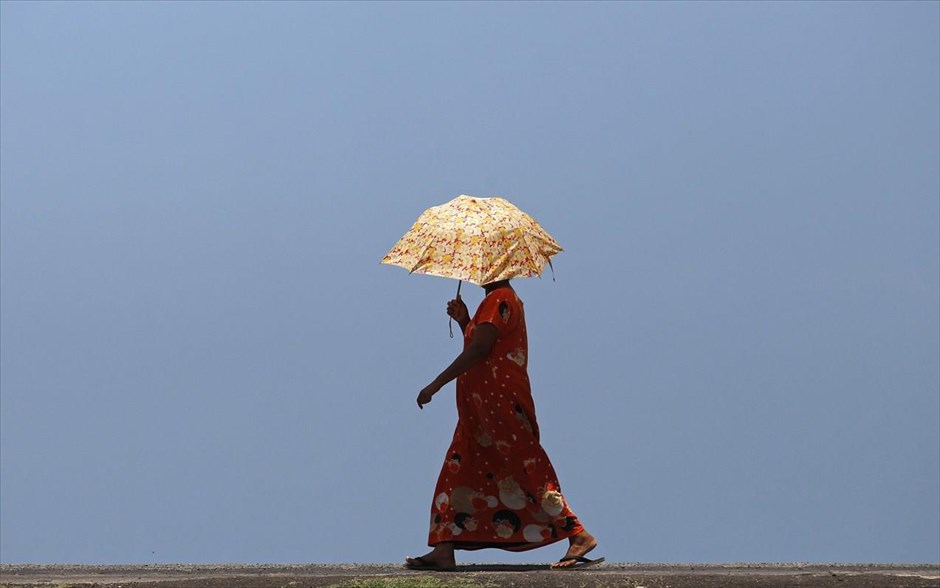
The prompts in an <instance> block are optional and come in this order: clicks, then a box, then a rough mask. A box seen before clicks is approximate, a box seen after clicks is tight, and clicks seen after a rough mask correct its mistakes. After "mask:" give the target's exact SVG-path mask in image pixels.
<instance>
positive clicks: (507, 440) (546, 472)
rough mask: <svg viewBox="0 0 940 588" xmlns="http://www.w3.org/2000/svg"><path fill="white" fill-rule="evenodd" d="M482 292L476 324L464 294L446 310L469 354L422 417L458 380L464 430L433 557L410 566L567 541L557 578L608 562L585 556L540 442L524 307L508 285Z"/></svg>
mask: <svg viewBox="0 0 940 588" xmlns="http://www.w3.org/2000/svg"><path fill="white" fill-rule="evenodd" d="M483 288H484V290H485V291H486V297H485V298H484V300H483V302H482V303H481V304H480V307H479V308H478V309H477V312H476V314H475V315H474V316H473V317H472V319H471V317H470V316H469V313H468V311H467V306H466V305H465V304H464V303H463V301H462V300H461V299H460V296H459V294H458V296H457V298H456V299H454V300H451V301H450V302H448V304H447V314H448V315H450V317H451V318H452V319H454V320H455V321H457V323H458V324H459V325H460V328H461V330H462V331H463V333H464V348H463V351H462V352H461V353H460V355H458V356H457V358H456V359H455V360H454V361H453V363H451V364H450V366H448V367H447V369H445V370H444V371H443V372H441V374H440V375H439V376H437V377H436V378H435V379H434V381H433V382H431V383H430V384H429V385H427V386H426V387H424V389H422V390H421V391H420V392H419V393H418V398H417V401H418V407H419V408H422V409H423V408H424V405H425V404H428V403H429V402H431V399H432V398H433V397H434V395H435V394H436V393H437V392H438V391H439V390H440V389H441V388H442V387H443V386H444V385H445V384H447V383H448V382H450V381H451V380H454V379H455V378H456V380H457V413H458V422H457V429H456V431H455V432H454V438H453V441H452V442H451V445H450V447H449V448H448V450H447V454H446V457H445V460H444V466H443V468H442V469H441V473H440V477H439V478H438V481H437V487H436V488H435V490H434V499H433V502H432V507H431V528H430V533H429V538H428V545H429V546H430V547H432V550H431V551H430V552H429V553H427V554H425V555H422V556H421V557H409V558H406V560H405V561H406V566H407V567H408V568H411V569H420V570H442V571H443V570H453V569H454V568H455V566H456V561H455V557H454V551H455V550H458V549H466V550H475V549H484V548H488V547H489V548H498V549H505V550H508V551H526V550H529V549H535V548H537V547H543V546H545V545H549V544H551V543H554V542H556V541H561V540H564V539H567V540H568V550H567V553H566V554H565V556H564V557H562V558H561V560H560V561H558V562H557V563H555V564H552V568H553V569H561V570H568V569H576V568H581V567H584V566H586V565H590V564H594V563H598V562H600V561H603V558H600V559H597V560H590V559H587V558H586V557H585V556H586V555H587V553H588V552H590V551H591V550H593V549H594V548H595V547H596V546H597V541H596V539H595V538H594V537H593V536H592V535H591V534H590V533H588V532H587V531H586V530H585V529H584V527H583V526H582V524H581V522H580V521H579V520H578V517H577V516H576V515H575V514H574V512H573V511H572V510H571V508H570V507H569V505H568V503H567V501H566V500H565V497H564V496H563V495H562V493H561V487H560V485H559V483H558V477H557V476H556V474H555V470H554V468H553V467H552V464H551V462H550V461H549V459H548V456H547V455H546V453H545V450H544V449H543V448H542V445H541V443H540V442H539V427H538V422H537V421H536V418H535V404H534V402H533V400H532V394H531V390H530V387H529V376H528V372H527V369H526V368H527V365H528V344H527V339H526V327H525V312H524V310H523V305H522V301H521V300H519V298H518V296H516V292H515V290H513V288H512V286H511V285H510V284H509V280H500V281H497V282H493V283H489V284H485V285H484V286H483Z"/></svg>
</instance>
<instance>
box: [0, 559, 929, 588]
mask: <svg viewBox="0 0 940 588" xmlns="http://www.w3.org/2000/svg"><path fill="white" fill-rule="evenodd" d="M427 574H428V572H412V571H408V570H404V569H402V568H401V567H399V566H396V565H391V564H389V565H357V564H348V565H139V566H74V565H19V564H2V565H0V586H3V587H13V586H16V587H24V586H50V585H52V586H57V587H64V586H75V587H78V586H100V587H109V588H116V587H118V586H120V587H122V588H308V587H309V588H323V587H326V586H330V585H335V584H338V583H341V582H344V581H348V580H351V579H355V578H359V579H365V578H407V577H414V576H421V575H427ZM433 575H434V577H436V578H439V579H440V580H442V581H446V580H448V579H452V578H453V579H456V578H462V579H468V580H474V581H477V582H480V583H482V584H489V585H491V586H492V585H495V586H500V587H503V586H506V587H513V588H538V587H544V588H619V587H624V588H639V587H645V588H719V587H721V588H758V587H759V588H783V587H804V586H805V587H819V588H829V587H839V588H877V587H882V586H884V587H896V588H908V587H910V588H940V565H893V564H866V565H845V564H832V565H825V564H736V565H695V564H684V565H678V564H677V565H671V564H606V565H602V566H598V567H595V568H590V569H587V570H579V571H574V572H558V571H550V570H548V569H547V566H544V565H501V564H486V565H465V566H459V567H458V570H457V571H456V572H453V573H437V574H433Z"/></svg>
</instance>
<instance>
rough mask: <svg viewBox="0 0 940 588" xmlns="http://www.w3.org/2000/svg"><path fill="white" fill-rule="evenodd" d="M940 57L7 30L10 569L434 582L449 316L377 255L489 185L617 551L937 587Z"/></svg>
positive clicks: (316, 19) (939, 49)
mask: <svg viewBox="0 0 940 588" xmlns="http://www.w3.org/2000/svg"><path fill="white" fill-rule="evenodd" d="M938 56H940V4H938V3H936V2H912V3H905V2H893V3H877V2H866V3H835V2H834V3H808V2H807V3H763V2H762V3H354V4H347V3H265V4H262V3H249V2H242V3H182V2H174V3H143V2H140V3H80V2H74V3H40V2H9V1H5V2H2V3H0V76H2V79H0V82H2V83H0V125H2V127H0V163H2V166H0V213H2V214H0V270H2V274H0V277H2V282H0V288H2V291H0V293H2V297H0V336H2V345H0V409H2V410H0V458H2V459H0V521H2V525H0V544H2V550H0V560H2V561H3V562H5V563H14V562H80V563H124V562H126V563H133V562H143V563H147V562H291V563H300V562H324V563H328V562H353V561H361V562H390V561H400V560H401V558H402V557H403V556H404V555H406V554H417V553H420V552H421V550H422V548H423V544H424V542H425V540H426V533H427V521H428V516H429V508H430V501H431V492H432V490H433V486H434V481H435V478H436V475H437V472H438V470H439V468H440V463H441V461H442V459H443V457H444V456H443V452H444V451H445V449H446V447H447V444H448V442H449V440H450V435H451V433H452V431H453V426H454V422H455V419H456V413H455V409H454V406H453V401H452V390H453V388H452V385H451V386H450V387H448V388H446V389H445V390H444V391H443V392H442V393H441V394H440V395H439V396H438V397H436V398H435V401H434V403H433V404H432V405H430V406H429V407H427V408H426V410H424V411H419V410H418V409H417V408H416V406H415V404H414V397H415V395H416V394H417V392H418V390H419V389H420V388H421V387H423V386H424V385H425V384H427V383H428V382H429V381H430V379H431V378H433V377H434V376H435V375H436V374H437V373H438V372H439V371H440V370H441V369H442V368H443V367H444V366H446V365H447V363H448V362H449V361H450V360H451V359H452V358H453V357H454V356H455V355H456V353H457V352H458V351H459V349H458V347H457V346H458V342H457V341H458V340H456V339H455V340H451V339H449V338H448V336H447V319H446V316H445V314H444V304H445V302H446V301H447V300H448V299H449V298H450V297H452V296H453V293H454V291H455V289H456V284H455V283H454V282H452V281H449V280H445V279H441V278H433V277H427V276H409V275H407V272H404V271H402V270H400V269H398V268H393V267H387V266H381V265H379V260H380V259H381V257H382V256H383V255H384V254H385V252H386V251H387V250H388V249H389V248H390V247H391V246H392V244H393V243H394V242H395V241H396V240H397V239H398V238H399V237H400V236H401V234H402V233H404V232H405V231H406V230H407V229H408V228H409V227H410V226H411V223H412V222H413V221H414V219H415V218H416V217H417V216H418V215H419V214H420V213H421V211H422V210H424V209H425V208H427V207H429V206H433V205H436V204H441V203H443V202H446V201H447V200H450V199H451V198H453V197H455V196H457V195H458V194H473V195H477V196H492V195H500V196H503V197H506V198H508V199H509V200H511V201H512V202H513V203H514V204H516V205H517V206H519V207H520V208H522V209H523V210H526V211H527V212H529V213H530V214H531V215H532V216H534V217H535V218H536V219H537V220H539V222H540V223H541V224H542V225H543V226H544V227H545V228H546V229H547V230H548V231H549V232H550V233H551V234H552V235H553V236H554V237H555V238H556V239H557V240H558V241H559V242H560V243H561V244H562V246H563V247H564V248H565V252H563V253H561V254H560V255H558V256H557V257H556V258H555V263H554V265H555V277H556V281H552V280H551V278H550V274H548V275H546V276H544V277H543V278H542V279H530V280H524V281H522V280H520V281H518V283H517V284H516V287H517V290H518V291H519V292H520V294H521V296H522V297H523V299H524V300H525V302H526V308H527V319H528V323H529V324H528V327H529V333H530V358H531V364H530V370H531V371H530V375H531V377H532V381H533V388H534V395H535V399H536V404H537V408H538V415H539V419H540V423H541V429H542V432H543V444H544V445H545V447H546V449H547V450H548V453H549V455H550V456H551V457H552V459H553V462H554V465H555V467H556V469H557V470H558V473H559V476H560V479H561V483H562V486H563V489H564V490H565V493H566V495H567V497H568V499H569V500H570V502H571V504H572V506H573V507H574V509H575V511H576V512H577V513H578V514H579V516H580V518H581V519H582V522H584V524H585V525H586V526H587V528H588V529H589V530H590V531H591V532H592V533H593V534H594V535H596V536H597V537H598V539H599V540H600V542H601V546H600V547H599V549H598V552H597V553H598V554H600V555H604V556H606V557H607V558H608V560H611V561H641V562H689V561H694V562H743V561H820V562H821V561H842V562H937V561H940V500H938V497H940V359H938V358H940V106H938V105H940V57H938ZM464 291H465V299H466V300H467V301H468V303H469V304H470V305H471V306H473V305H474V304H475V303H476V302H478V301H479V300H480V298H481V296H480V291H479V289H478V288H475V287H473V286H470V287H468V288H465V289H464ZM562 551H563V547H562V546H555V547H549V548H546V549H544V550H540V551H537V552H530V553H526V554H522V555H510V554H504V553H501V552H479V553H476V554H472V555H470V556H469V557H468V558H466V559H465V560H464V561H509V562H512V561H551V560H554V559H556V558H557V557H558V556H560V555H561V553H562Z"/></svg>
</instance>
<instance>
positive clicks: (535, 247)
mask: <svg viewBox="0 0 940 588" xmlns="http://www.w3.org/2000/svg"><path fill="white" fill-rule="evenodd" d="M560 251H562V248H561V246H560V245H559V244H558V243H557V242H556V241H555V239H553V238H552V236H551V235H549V234H548V233H547V232H545V229H543V228H542V227H541V226H539V224H538V223H537V222H535V220H534V219H533V218H532V217H530V216H529V215H527V214H526V213H524V212H522V211H521V210H519V209H518V208H516V207H515V206H513V205H512V204H511V203H510V202H509V201H508V200H506V199H504V198H477V197H475V196H466V195H461V196H458V197H456V198H454V199H453V200H451V201H450V202H448V203H447V204H442V205H440V206H433V207H431V208H429V209H427V210H425V211H424V212H423V213H422V214H421V216H419V217H418V220H417V221H415V224H414V226H413V227H411V230H410V231H408V232H407V233H405V235H404V236H403V237H402V238H401V239H399V241H398V243H395V246H394V247H392V249H391V251H389V252H388V254H387V255H386V256H385V257H384V258H383V259H382V263H387V264H390V265H397V266H401V267H403V268H405V269H406V270H408V271H409V272H411V273H417V274H430V275H434V276H443V277H445V278H454V279H456V280H463V281H467V282H471V283H473V284H476V285H478V286H482V285H484V284H489V283H492V282H498V281H500V280H508V279H510V278H517V277H528V276H537V275H540V274H541V273H542V270H543V269H544V268H545V264H546V263H548V264H550V263H551V256H552V255H555V254H556V253H558V252H560Z"/></svg>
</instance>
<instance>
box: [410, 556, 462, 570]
mask: <svg viewBox="0 0 940 588" xmlns="http://www.w3.org/2000/svg"><path fill="white" fill-rule="evenodd" d="M405 567H406V568H408V569H409V570H422V571H426V572H453V571H454V570H455V569H456V568H442V567H441V566H439V565H437V564H434V563H431V562H429V561H428V560H426V559H424V558H423V557H406V558H405Z"/></svg>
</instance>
